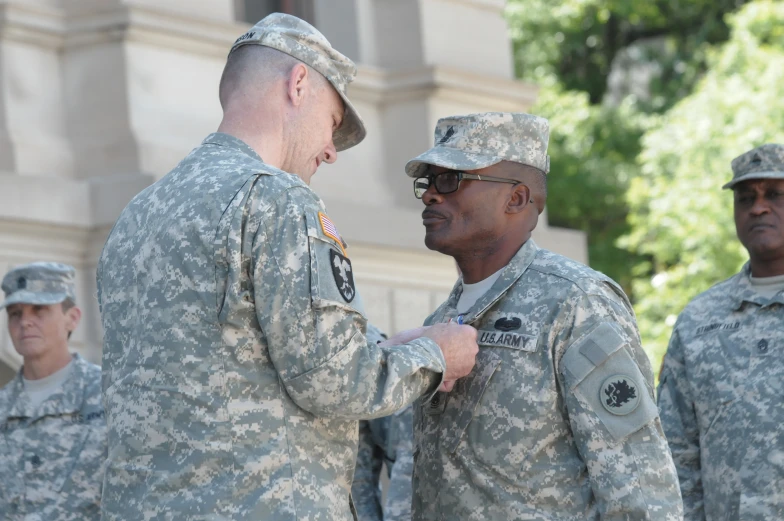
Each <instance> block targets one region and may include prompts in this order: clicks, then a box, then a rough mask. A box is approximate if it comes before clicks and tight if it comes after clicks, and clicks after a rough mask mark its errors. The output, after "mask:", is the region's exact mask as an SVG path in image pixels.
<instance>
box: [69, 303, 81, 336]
mask: <svg viewBox="0 0 784 521" xmlns="http://www.w3.org/2000/svg"><path fill="white" fill-rule="evenodd" d="M81 320H82V310H81V309H79V306H73V307H72V308H70V309H69V310H68V311H66V312H65V328H66V329H67V330H68V332H69V333H70V332H72V331H73V330H75V329H76V327H77V326H78V325H79V322H81Z"/></svg>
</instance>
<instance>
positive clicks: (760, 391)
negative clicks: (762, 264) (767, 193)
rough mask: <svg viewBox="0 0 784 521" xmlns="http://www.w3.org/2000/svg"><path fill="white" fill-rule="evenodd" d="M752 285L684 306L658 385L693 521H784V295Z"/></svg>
mask: <svg viewBox="0 0 784 521" xmlns="http://www.w3.org/2000/svg"><path fill="white" fill-rule="evenodd" d="M749 275H750V271H749V267H748V265H747V266H746V267H744V268H743V270H742V271H741V272H740V273H738V274H737V275H735V276H733V277H731V278H730V279H728V280H726V281H724V282H722V283H720V284H717V285H716V286H714V287H712V288H711V289H709V290H708V291H706V292H705V293H702V294H701V295H699V296H697V297H696V298H695V299H694V300H693V301H692V302H690V303H689V305H688V306H686V309H684V311H683V313H681V315H680V317H678V321H677V322H676V324H675V329H674V331H673V333H672V337H671V338H670V345H669V348H668V350H667V354H666V355H665V357H664V365H663V368H662V372H661V375H660V376H659V410H660V413H661V419H662V425H663V426H664V432H665V433H666V434H667V440H668V441H669V444H670V449H671V450H672V457H673V459H674V460H675V466H676V467H677V469H678V478H679V479H680V484H681V492H682V494H683V506H684V510H685V518H686V520H687V521H697V520H699V521H703V520H705V521H736V520H743V521H763V520H770V519H784V292H779V293H778V294H777V295H775V296H773V297H772V298H770V299H769V298H766V297H764V296H762V295H760V294H758V293H757V292H756V291H755V290H754V287H753V286H752V285H751V282H750V280H749Z"/></svg>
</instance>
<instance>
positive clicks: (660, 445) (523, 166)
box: [406, 113, 682, 521]
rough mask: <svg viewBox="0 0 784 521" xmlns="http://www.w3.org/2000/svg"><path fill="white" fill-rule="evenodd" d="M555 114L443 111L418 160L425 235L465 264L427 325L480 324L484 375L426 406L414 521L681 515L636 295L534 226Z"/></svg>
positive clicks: (411, 167) (412, 167)
mask: <svg viewBox="0 0 784 521" xmlns="http://www.w3.org/2000/svg"><path fill="white" fill-rule="evenodd" d="M548 135H549V128H548V123H547V120H545V119H542V118H538V117H535V116H531V115H528V114H508V113H488V114H473V115H469V116H455V117H450V118H444V119H441V120H440V121H439V122H438V125H437V127H436V132H435V145H434V147H433V148H431V149H430V150H429V151H427V152H425V153H424V154H422V155H420V156H419V157H417V158H415V159H413V160H411V161H409V163H408V164H407V165H406V172H407V173H408V175H410V176H411V177H414V178H415V181H414V192H415V195H416V196H417V197H419V198H421V199H422V202H423V203H424V204H425V210H424V212H423V213H422V218H423V223H424V225H425V229H426V231H425V245H426V246H427V247H428V248H430V249H432V250H436V251H438V252H441V253H444V254H446V255H450V256H452V257H453V258H454V259H455V260H456V261H457V264H458V266H459V267H460V271H461V273H462V276H461V277H460V279H459V280H458V282H457V284H456V285H455V287H454V289H453V290H452V293H451V295H450V296H449V298H448V299H447V301H446V302H444V303H443V304H442V305H441V306H440V307H439V308H438V309H437V310H436V311H435V312H434V313H433V314H432V315H431V316H430V317H429V318H428V319H427V321H426V322H425V324H426V325H428V324H437V323H442V322H448V321H458V322H462V323H465V324H470V325H472V326H473V327H475V328H476V329H477V330H478V343H479V346H480V351H479V355H477V358H476V366H475V367H474V370H473V371H472V373H471V375H470V376H468V377H467V378H464V379H461V380H459V381H458V382H457V384H456V386H455V388H454V390H453V391H452V392H451V393H437V394H436V395H435V396H433V397H432V399H429V400H428V399H427V398H425V399H420V400H419V401H417V402H416V405H415V407H414V433H415V443H416V451H415V454H417V457H416V460H415V465H414V486H413V488H414V503H413V517H414V519H415V520H418V521H419V520H422V521H424V520H441V519H450V520H451V519H459V520H461V521H467V520H476V521H480V520H481V521H488V520H498V521H501V520H503V521H515V520H520V521H522V520H525V521H531V520H537V521H545V520H547V521H549V520H553V521H555V520H557V521H585V520H600V519H602V520H621V519H623V520H635V521H637V520H662V521H664V520H667V521H678V520H680V519H681V516H682V505H681V499H680V494H679V491H678V478H677V475H676V472H675V467H674V465H673V462H672V459H671V457H670V453H669V449H668V447H667V441H666V440H665V438H664V433H663V432H662V428H661V424H660V422H659V417H658V411H657V410H656V404H655V402H654V387H653V373H652V371H651V368H650V363H649V361H648V358H647V356H646V355H645V353H644V352H643V350H642V347H641V346H640V336H639V333H638V331H637V324H636V322H635V319H634V313H633V311H632V307H631V304H630V303H629V301H628V299H627V298H626V295H624V293H623V291H622V290H621V288H620V287H619V286H618V285H617V284H616V283H615V282H613V281H612V280H610V279H609V278H607V277H606V276H604V275H602V274H601V273H597V272H595V271H593V270H592V269H590V268H588V267H587V266H584V265H582V264H579V263H577V262H574V261H572V260H569V259H566V258H564V257H562V256H560V255H556V254H554V253H551V252H548V251H546V250H542V249H539V248H538V247H537V246H536V244H535V243H534V241H533V240H532V239H531V232H532V231H533V230H534V228H535V227H536V224H537V222H538V218H539V214H540V213H541V212H542V211H543V210H544V207H545V201H546V196H547V175H546V174H547V172H548V171H549V157H548V156H547V141H548Z"/></svg>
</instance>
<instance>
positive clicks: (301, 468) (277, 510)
mask: <svg viewBox="0 0 784 521" xmlns="http://www.w3.org/2000/svg"><path fill="white" fill-rule="evenodd" d="M98 299H99V304H100V307H101V315H102V320H103V326H104V330H105V331H106V333H105V341H104V351H103V369H104V381H103V389H104V401H105V405H106V414H107V419H108V427H109V460H108V465H107V471H106V480H105V487H104V496H103V512H104V519H106V520H122V521H133V520H137V519H138V520H141V519H145V520H146V519H173V520H177V521H180V520H191V519H194V520H195V519H199V520H202V519H210V520H224V519H225V520H229V519H230V520H234V521H240V520H251V519H252V520H256V519H264V520H286V521H293V520H295V519H309V520H338V519H339V520H346V519H351V518H352V514H351V510H350V507H349V491H350V487H351V482H352V478H353V471H354V464H355V460H356V452H357V420H358V419H360V418H373V417H376V416H384V415H387V414H391V413H392V412H394V411H396V410H398V409H400V408H402V407H404V406H405V405H407V404H408V403H410V402H411V401H413V400H414V399H415V398H417V397H418V396H420V395H421V394H423V393H424V392H426V391H428V390H431V389H435V388H436V387H437V386H438V384H439V382H440V379H441V373H442V372H443V370H444V367H445V362H444V359H443V356H442V354H441V350H440V349H439V348H438V346H437V345H436V344H435V343H434V342H433V341H432V340H429V339H426V338H421V339H417V340H415V341H413V342H411V343H409V344H406V345H403V346H397V347H395V348H380V347H379V346H378V345H376V344H375V343H369V342H368V341H367V339H366V337H365V327H366V324H367V320H366V318H365V315H364V312H363V308H362V301H361V298H360V297H359V295H357V294H356V287H355V285H354V282H353V273H352V266H351V262H350V260H349V259H348V257H347V256H346V254H345V251H344V245H343V241H342V239H341V238H340V236H339V234H338V233H337V230H336V229H335V228H334V225H333V224H332V223H331V221H329V218H328V217H327V216H326V214H325V210H324V207H323V204H322V202H321V200H320V199H319V198H318V197H317V196H316V194H315V193H314V192H313V191H311V190H310V188H309V187H308V186H307V185H305V184H304V183H303V182H302V181H301V180H300V179H299V178H298V177H296V176H294V175H291V174H288V173H286V172H283V171H280V170H276V169H274V168H272V167H270V166H268V165H265V164H264V163H263V162H262V161H261V158H260V157H259V156H258V155H257V154H256V153H255V152H254V151H253V149H251V148H250V147H249V146H248V145H246V144H245V143H243V142H242V141H240V140H238V139H236V138H234V137H231V136H228V135H226V134H212V135H210V136H209V137H207V139H206V140H205V141H204V142H203V143H202V145H201V146H199V147H197V148H196V149H195V150H194V151H193V152H191V154H190V155H188V156H187V157H186V158H185V159H184V160H183V161H182V162H181V163H180V164H179V165H178V166H177V167H176V168H175V169H174V170H173V171H172V172H170V173H169V174H167V175H166V176H165V177H163V178H162V179H161V180H160V181H158V182H157V183H155V184H154V185H152V186H150V187H149V188H147V189H146V190H144V191H142V192H141V193H140V194H139V195H137V196H136V197H135V198H134V199H133V200H132V201H131V203H130V204H129V205H128V206H127V207H126V208H125V210H123V212H122V214H121V215H120V218H119V219H118V221H117V223H116V224H115V227H114V229H113V230H112V232H111V234H110V236H109V238H108V240H107V242H106V246H105V247H104V250H103V254H102V256H101V260H100V263H99V266H98Z"/></svg>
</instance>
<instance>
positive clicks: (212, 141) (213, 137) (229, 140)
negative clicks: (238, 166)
mask: <svg viewBox="0 0 784 521" xmlns="http://www.w3.org/2000/svg"><path fill="white" fill-rule="evenodd" d="M201 144H202V145H216V146H219V147H227V148H232V149H234V150H237V151H239V152H242V153H243V154H245V155H247V156H250V157H252V158H253V159H255V160H256V161H261V162H262V163H263V162H264V160H263V159H261V156H260V155H258V154H257V153H256V151H255V150H253V149H252V148H251V147H250V145H248V144H247V143H245V142H244V141H243V140H241V139H240V138H236V137H234V136H231V135H229V134H224V133H223V132H214V133H212V134H210V135H209V136H207V137H206V138H204V141H202V142H201Z"/></svg>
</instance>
